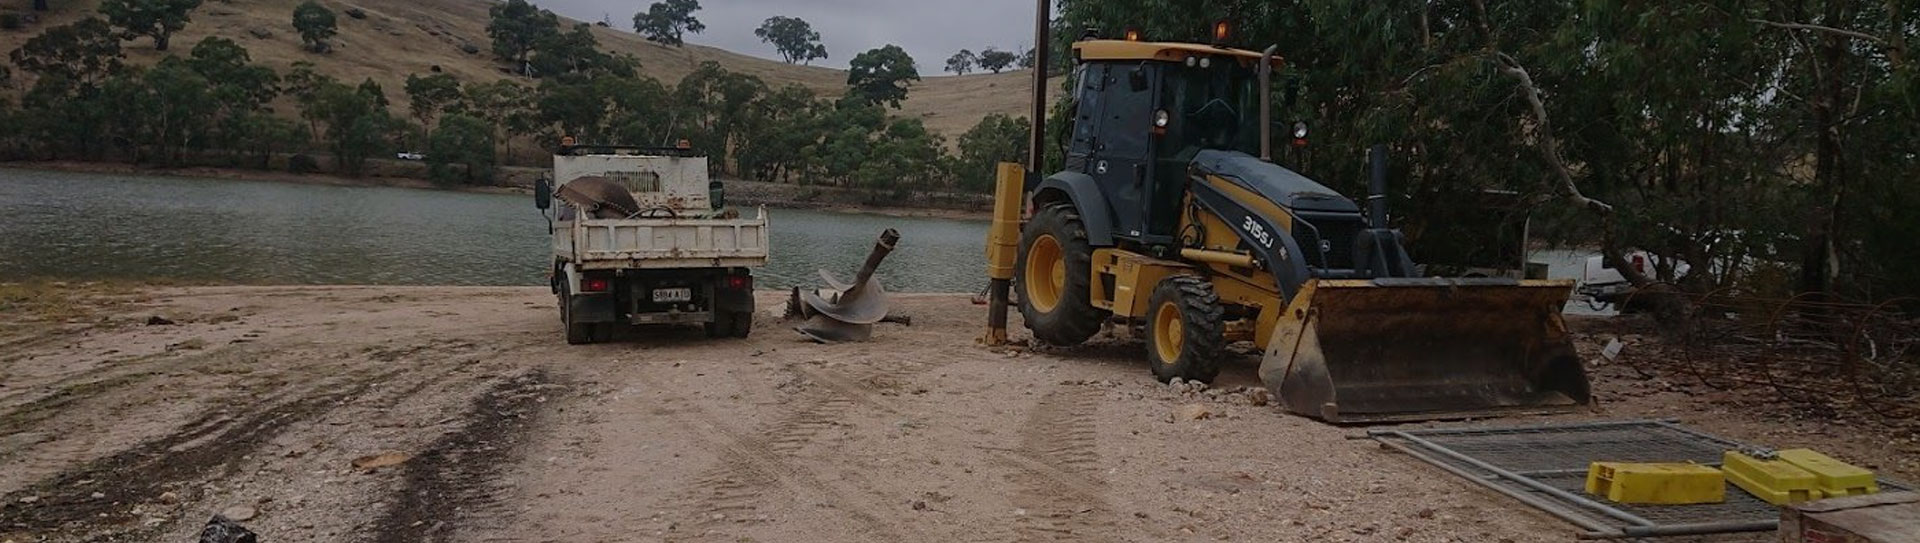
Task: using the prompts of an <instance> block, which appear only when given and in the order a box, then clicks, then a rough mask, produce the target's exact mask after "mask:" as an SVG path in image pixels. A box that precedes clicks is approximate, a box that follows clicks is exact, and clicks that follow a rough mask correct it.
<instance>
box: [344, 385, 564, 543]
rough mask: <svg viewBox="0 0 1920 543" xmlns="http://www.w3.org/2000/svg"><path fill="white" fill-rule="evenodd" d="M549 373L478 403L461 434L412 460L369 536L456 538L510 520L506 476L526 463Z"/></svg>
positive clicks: (387, 542)
mask: <svg viewBox="0 0 1920 543" xmlns="http://www.w3.org/2000/svg"><path fill="white" fill-rule="evenodd" d="M557 387H558V385H555V384H553V383H552V382H551V381H550V378H549V377H548V376H547V374H546V373H545V372H544V371H541V370H535V371H532V372H528V373H523V374H520V375H516V376H513V377H510V378H507V379H504V380H502V381H500V382H499V383H497V384H495V385H494V386H493V387H492V388H491V389H488V390H487V391H486V392H485V393H482V394H481V395H480V396H479V397H477V398H474V400H473V402H472V405H471V406H470V407H469V408H468V410H467V412H466V415H465V416H464V417H462V420H464V421H465V422H464V424H462V425H461V427H460V429H459V430H456V431H454V432H453V433H449V434H446V435H444V436H441V437H440V438H439V439H438V440H436V441H434V442H433V444H431V445H429V446H428V447H427V449H426V451H425V452H422V453H421V454H419V455H418V456H415V457H414V458H413V459H412V460H410V461H408V462H407V463H406V470H405V472H404V473H403V474H402V483H401V486H400V488H399V489H398V490H396V491H395V494H394V496H393V499H392V500H390V501H389V505H388V506H387V508H386V510H385V511H383V512H382V513H381V515H380V518H379V519H378V520H376V521H374V523H373V525H372V526H370V527H369V528H370V530H371V532H372V533H371V534H368V535H369V538H370V539H371V540H373V541H377V542H380V543H414V542H421V541H451V540H453V537H454V535H455V531H456V529H458V528H459V527H461V525H462V524H463V523H468V522H473V521H476V520H480V519H489V520H492V521H495V522H499V521H504V520H506V519H507V518H509V517H510V516H511V515H510V514H508V513H509V512H507V511H503V509H502V505H501V503H500V501H499V499H500V498H501V497H502V496H503V495H505V493H506V492H505V491H506V490H507V489H505V488H503V487H502V485H501V484H500V482H499V479H500V476H501V473H502V471H503V470H505V469H506V468H507V467H509V466H511V465H512V464H513V463H514V462H515V461H516V460H518V459H519V455H520V451H521V448H522V446H523V445H524V444H525V437H526V435H527V433H528V430H529V429H530V428H532V427H533V425H534V424H535V423H536V422H538V420H539V419H540V417H541V415H542V410H541V407H543V405H542V404H544V403H546V402H547V400H548V398H547V397H546V394H547V391H548V390H550V389H554V388H557Z"/></svg>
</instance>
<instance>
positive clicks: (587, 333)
mask: <svg viewBox="0 0 1920 543" xmlns="http://www.w3.org/2000/svg"><path fill="white" fill-rule="evenodd" d="M559 298H560V326H561V327H564V328H566V329H567V344H569V345H585V344H588V343H593V342H594V341H596V340H599V341H605V340H604V339H601V337H600V336H601V335H602V334H600V331H599V330H598V328H599V327H597V326H594V325H593V324H592V323H584V322H573V309H572V308H573V303H572V302H573V292H572V290H571V289H569V288H567V283H566V282H565V281H562V282H561V283H560V294H559Z"/></svg>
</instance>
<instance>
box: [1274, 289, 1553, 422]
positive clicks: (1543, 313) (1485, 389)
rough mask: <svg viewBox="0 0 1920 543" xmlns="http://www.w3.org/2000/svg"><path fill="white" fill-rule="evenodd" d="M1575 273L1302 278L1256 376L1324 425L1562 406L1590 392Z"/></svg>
mask: <svg viewBox="0 0 1920 543" xmlns="http://www.w3.org/2000/svg"><path fill="white" fill-rule="evenodd" d="M1572 290H1573V284H1572V282H1571V281H1517V280H1512V279H1373V280H1316V281H1309V282H1307V284H1306V285H1304V286H1303V287H1302V289H1301V290H1300V292H1299V293H1297V294H1296V295H1295V296H1294V299H1293V302H1292V303H1291V304H1289V306H1288V308H1287V312H1286V314H1285V315H1283V316H1282V317H1281V319H1280V320H1279V322H1278V323H1277V324H1276V325H1275V326H1276V328H1275V330H1274V333H1273V336H1272V337H1273V340H1272V341H1270V342H1269V343H1268V348H1267V352H1266V356H1265V357H1264V358H1263V359H1262V360H1261V364H1260V379H1261V380H1262V381H1264V382H1265V383H1266V385H1267V387H1268V389H1269V390H1272V391H1273V392H1274V394H1276V396H1277V397H1278V398H1279V400H1280V402H1281V405H1283V406H1285V407H1286V408H1287V409H1288V410H1289V411H1292V412H1294V413H1298V414H1301V415H1305V416H1309V417H1313V418H1317V419H1321V420H1325V421H1327V422H1332V423H1365V422H1385V421H1408V420H1431V419H1458V418H1469V417H1478V416H1489V415H1496V414H1510V413H1515V412H1559V411H1570V410H1574V409H1577V408H1580V407H1581V406H1585V405H1587V404H1588V403H1589V402H1590V401H1591V397H1590V395H1589V392H1588V384H1587V377H1586V372H1585V370H1584V369H1583V368H1582V366H1581V363H1580V358H1579V356H1578V355H1577V354H1576V353H1575V352H1574V349H1573V342H1572V339H1571V337H1570V336H1569V335H1568V333H1567V329H1566V321H1565V320H1564V319H1563V318H1562V317H1561V315H1560V311H1561V308H1562V307H1564V306H1565V304H1566V301H1567V298H1568V296H1569V295H1571V293H1572Z"/></svg>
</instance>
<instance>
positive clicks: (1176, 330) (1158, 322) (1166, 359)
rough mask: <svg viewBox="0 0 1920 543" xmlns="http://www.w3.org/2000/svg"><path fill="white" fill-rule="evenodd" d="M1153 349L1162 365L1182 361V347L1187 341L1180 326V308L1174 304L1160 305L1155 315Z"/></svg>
mask: <svg viewBox="0 0 1920 543" xmlns="http://www.w3.org/2000/svg"><path fill="white" fill-rule="evenodd" d="M1153 339H1154V341H1153V349H1154V352H1155V353H1156V354H1159V355H1160V363H1162V364H1167V365H1172V364H1173V363H1174V362H1176V361H1179V360H1180V347H1181V346H1182V345H1181V344H1182V343H1183V342H1185V341H1186V336H1185V335H1184V330H1182V326H1181V324H1180V307H1179V306H1177V305H1174V303H1173V302H1167V303H1164V304H1160V309H1159V310H1157V311H1154V313H1153Z"/></svg>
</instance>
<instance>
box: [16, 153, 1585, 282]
mask: <svg viewBox="0 0 1920 543" xmlns="http://www.w3.org/2000/svg"><path fill="white" fill-rule="evenodd" d="M768 214H769V216H770V218H771V220H772V223H773V226H772V233H771V235H772V243H773V258H772V261H771V262H769V264H768V266H767V267H766V268H764V269H762V270H759V271H758V275H759V277H760V279H759V281H758V286H760V287H762V288H769V287H771V288H786V287H789V286H795V285H800V286H809V287H811V286H818V285H819V282H818V280H817V279H816V278H815V277H816V272H815V270H818V269H821V268H826V269H828V270H832V271H834V272H835V273H837V274H838V275H840V276H841V277H850V276H852V275H853V274H854V271H855V270H857V269H858V268H859V266H860V263H861V261H862V260H863V259H865V258H866V254H867V251H868V250H869V249H871V248H872V247H873V242H874V238H875V237H877V236H878V235H879V233H880V231H881V230H882V229H885V228H896V229H899V230H900V233H901V242H900V245H899V248H898V249H897V250H895V251H894V253H893V256H892V257H890V258H888V259H887V261H886V264H885V265H884V266H883V267H882V268H881V270H880V273H881V274H882V276H883V277H884V279H885V283H886V285H887V288H888V289H890V290H894V291H901V292H977V291H979V290H980V289H981V288H982V287H983V286H984V285H985V282H986V281H985V279H983V276H984V263H983V259H984V254H983V253H984V251H983V249H982V245H983V243H984V239H985V236H986V229H987V223H986V222H985V221H977V220H950V219H930V218H896V217H886V216H880V215H866V214H853V213H830V212H821V211H806V210H795V209H771V210H768ZM546 225H547V223H546V221H545V219H542V218H541V216H540V214H539V212H538V211H537V210H535V209H534V208H533V198H532V197H531V196H525V195H503V194H477V193H467V192H453V191H439V190H423V189H409V188H393V187H343V186H330V185H307V184H293V183H271V182H255V181H230V180H206V179H191V178H180V177H155V176H140V175H109V174H89V173H62V172H42V171H32V170H16V169H0V281H6V280H17V279H21V278H28V277H53V278H66V279H136V280H146V279H178V280H185V281H191V282H216V283H253V284H383V285H544V284H546V273H547V268H546V263H547V262H548V261H549V258H550V252H549V249H548V245H547V243H548V241H547V240H548V239H549V238H548V237H547V236H548V234H547V226H546ZM1533 259H1534V260H1536V261H1544V262H1548V263H1550V264H1551V272H1550V274H1551V276H1553V277H1555V278H1578V277H1579V275H1580V271H1581V267H1582V265H1583V263H1584V262H1585V259H1586V257H1585V253H1583V252H1579V251H1559V250H1553V251H1541V252H1537V253H1536V254H1534V255H1533Z"/></svg>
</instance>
